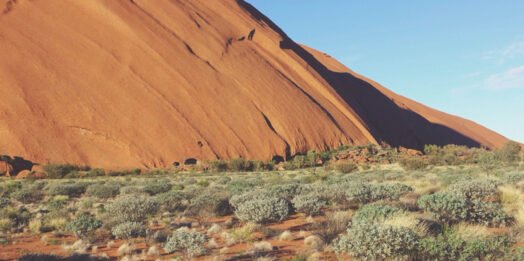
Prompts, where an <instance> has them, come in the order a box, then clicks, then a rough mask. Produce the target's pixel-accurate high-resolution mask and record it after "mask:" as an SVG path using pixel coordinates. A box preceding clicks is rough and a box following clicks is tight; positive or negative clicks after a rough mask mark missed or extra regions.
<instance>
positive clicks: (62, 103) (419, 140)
mask: <svg viewBox="0 0 524 261" xmlns="http://www.w3.org/2000/svg"><path fill="white" fill-rule="evenodd" d="M7 3H9V4H7ZM0 4H5V5H6V9H5V10H8V11H6V12H4V13H3V14H1V15H0V27H1V28H2V30H1V31H0V57H2V58H1V59H0V79H1V81H0V97H2V102H1V103H0V115H1V117H0V150H1V151H0V153H2V154H9V155H19V156H23V157H25V158H27V159H29V160H32V161H34V162H40V163H46V162H58V163H65V162H68V163H77V164H83V165H91V166H98V167H107V168H129V167H162V166H167V165H170V164H171V163H172V162H175V161H176V162H184V161H185V160H186V159H187V158H195V159H198V160H206V159H215V158H217V157H220V158H234V157H239V156H242V157H245V158H250V159H265V160H268V159H271V158H272V157H273V156H275V155H280V156H289V155H293V154H295V153H299V152H305V151H307V150H311V149H316V150H326V149H329V148H332V147H336V146H338V145H341V144H367V143H375V144H376V143H380V142H387V143H389V144H391V145H393V146H403V147H406V148H421V147H422V146H423V145H424V144H439V145H443V144H450V143H454V144H463V145H469V146H480V145H485V146H488V147H491V148H493V147H498V146H500V145H501V144H502V143H504V142H505V141H506V138H504V137H502V136H500V135H499V134H497V133H495V132H493V131H490V130H488V129H486V128H484V127H482V126H479V125H477V124H475V123H473V122H470V121H467V120H464V119H461V118H458V117H455V116H451V115H448V114H445V113H442V112H439V111H436V110H433V109H431V108H428V107H426V106H424V105H421V104H419V103H416V102H414V101H411V100H409V99H407V98H404V97H402V96H399V95H397V94H395V93H393V92H391V91H389V90H387V89H385V88H384V87H382V86H380V85H379V84H377V83H375V82H373V81H371V80H369V79H367V78H364V77H362V76H360V75H358V74H356V73H354V72H352V71H350V70H349V69H347V68H346V67H344V66H343V65H341V64H340V63H338V62H337V61H335V60H334V59H332V58H330V57H328V56H326V55H324V54H322V53H320V52H317V51H315V50H313V49H310V48H307V47H303V46H300V45H297V44H296V43H294V42H293V41H292V40H291V39H289V38H288V37H287V36H286V35H285V34H284V33H283V32H282V31H281V30H280V29H279V28H278V27H277V26H276V25H274V24H273V23H272V22H271V21H269V20H268V19H267V18H266V17H264V16H263V15H262V14H261V13H259V12H258V11H257V10H256V9H254V8H253V7H252V6H250V5H249V4H247V3H245V2H244V1H233V0H213V1H209V0H179V1H169V0H155V1H147V0H132V1H129V0H114V1H102V0H91V1H63V0H48V1H29V0H18V1H6V0H0ZM253 30H255V31H253ZM250 32H256V34H254V35H252V36H253V37H251V38H252V39H251V41H249V40H243V41H239V39H247V38H248V36H249V33H250Z"/></svg>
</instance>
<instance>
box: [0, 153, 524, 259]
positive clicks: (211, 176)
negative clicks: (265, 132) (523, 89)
mask: <svg viewBox="0 0 524 261" xmlns="http://www.w3.org/2000/svg"><path fill="white" fill-rule="evenodd" d="M44 169H45V170H46V175H47V177H46V178H42V177H41V176H40V175H39V176H38V178H35V177H32V176H31V175H30V176H26V177H25V178H24V179H16V178H14V177H12V178H3V179H2V180H1V181H0V194H1V195H2V196H1V198H0V203H1V204H2V208H1V210H0V231H1V234H0V240H1V241H0V243H1V244H0V259H1V260H13V259H17V258H21V260H41V259H42V258H44V257H45V258H47V259H46V260H60V259H59V258H63V257H68V256H69V257H70V258H78V259H80V260H87V259H82V258H90V260H106V259H110V260H393V259H394V260H522V258H523V257H524V255H523V254H524V248H522V246H524V244H523V243H524V205H523V204H522V202H523V198H524V166H522V152H521V148H520V145H519V144H516V143H511V144H508V145H506V146H504V147H503V148H502V149H500V150H497V151H487V150H483V149H468V148H466V147H460V146H446V147H443V148H442V147H437V146H428V147H427V148H426V150H425V151H424V153H422V152H416V151H411V150H398V149H392V148H383V147H379V146H374V145H370V146H361V147H342V148H340V149H337V150H334V151H331V152H329V153H322V154H320V153H314V152H310V153H308V154H307V155H303V156H297V157H295V158H294V159H293V160H290V161H287V162H282V163H278V164H274V163H271V162H267V163H262V162H252V161H245V160H242V159H237V160H232V161H227V162H226V161H213V162H206V163H199V164H197V165H191V166H178V167H173V168H170V169H158V170H149V171H139V170H130V171H118V172H116V171H104V170H102V169H90V168H87V167H80V166H74V165H48V166H44ZM31 258H33V259H31ZM34 258H36V259H34ZM53 258H54V259H53Z"/></svg>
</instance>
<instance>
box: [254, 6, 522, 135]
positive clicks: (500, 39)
mask: <svg viewBox="0 0 524 261" xmlns="http://www.w3.org/2000/svg"><path fill="white" fill-rule="evenodd" d="M248 2H250V3H251V4H253V5H254V6H255V7H257V8H258V9H259V10H260V11H262V12H263V13H264V14H266V15H267V16H268V17H269V18H271V19H272V20H273V21H274V22H276V23H277V24H278V25H279V26H280V27H281V28H282V29H283V30H284V31H285V32H286V33H287V34H288V35H289V36H290V37H292V38H293V39H294V40H295V41H297V42H299V43H302V44H306V45H309V46H311V47H314V48H316V49H319V50H321V51H324V52H326V53H328V54H330V55H332V56H334V57H336V58H338V59H339V60H340V61H341V62H343V63H344V64H346V65H347V66H348V67H350V68H351V69H353V70H355V71H357V72H359V73H361V74H363V75H366V76H368V77H371V78H372V79H374V80H376V81H378V82H380V83H381V84H383V85H384V86H386V87H388V88H389V89H392V90H394V91H395V92H397V93H399V94H402V95H404V96H407V97H409V98H412V99H415V100H417V101H420V102H422V103H424V104H426V105H429V106H431V107H434V108H436V109H439V110H442V111H445V112H448V113H451V114H455V115H459V116H462V117H465V118H468V119H471V120H473V121H476V122H478V123H480V124H482V125H484V126H486V127H488V128H491V129H493V130H495V131H498V132H499V133H501V134H503V135H505V136H507V137H508V138H511V139H515V140H518V141H521V142H524V14H523V13H524V1H522V0H514V1H512V0H505V1H487V0H463V1H456V0H455V1H453V0H440V1H405V0H403V1H389V0H382V1H357V0H329V1H318V0H248Z"/></svg>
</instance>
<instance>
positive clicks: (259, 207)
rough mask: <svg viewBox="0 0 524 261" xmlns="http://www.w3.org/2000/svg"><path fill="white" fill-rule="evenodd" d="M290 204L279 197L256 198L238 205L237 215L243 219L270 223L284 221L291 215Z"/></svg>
mask: <svg viewBox="0 0 524 261" xmlns="http://www.w3.org/2000/svg"><path fill="white" fill-rule="evenodd" d="M289 212H290V210H289V204H288V202H287V201H285V200H283V199H279V198H267V199H255V200H250V201H246V202H244V203H241V204H240V205H238V207H237V208H236V211H235V215H236V216H237V217H238V218H239V219H240V220H243V221H249V222H255V223H268V222H275V221H282V220H284V219H285V218H286V217H288V216H289Z"/></svg>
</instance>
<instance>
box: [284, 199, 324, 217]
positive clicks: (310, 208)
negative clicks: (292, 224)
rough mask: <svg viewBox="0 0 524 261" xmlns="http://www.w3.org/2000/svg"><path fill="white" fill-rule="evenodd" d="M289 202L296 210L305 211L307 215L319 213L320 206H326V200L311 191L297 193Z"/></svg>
mask: <svg viewBox="0 0 524 261" xmlns="http://www.w3.org/2000/svg"><path fill="white" fill-rule="evenodd" d="M291 202H292V203H293V207H294V208H295V210H296V211H297V212H301V213H305V214H307V215H309V216H313V215H317V214H320V212H321V210H322V208H323V207H324V206H326V201H325V200H324V199H323V198H321V197H320V196H319V195H317V194H313V193H310V194H305V195H298V196H296V197H295V198H293V200H292V201H291Z"/></svg>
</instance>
